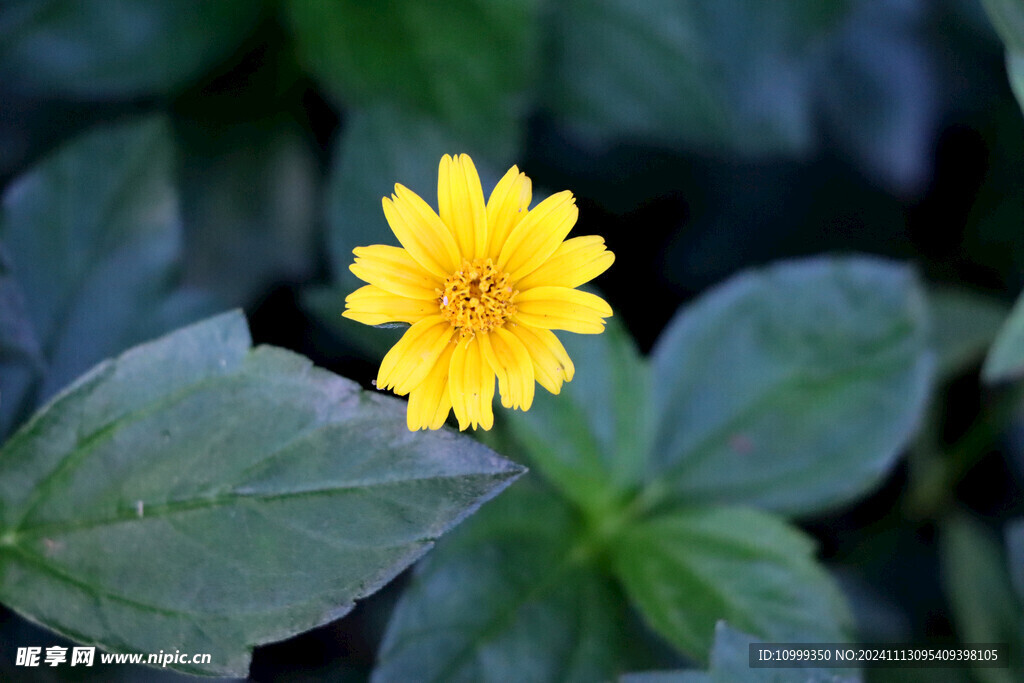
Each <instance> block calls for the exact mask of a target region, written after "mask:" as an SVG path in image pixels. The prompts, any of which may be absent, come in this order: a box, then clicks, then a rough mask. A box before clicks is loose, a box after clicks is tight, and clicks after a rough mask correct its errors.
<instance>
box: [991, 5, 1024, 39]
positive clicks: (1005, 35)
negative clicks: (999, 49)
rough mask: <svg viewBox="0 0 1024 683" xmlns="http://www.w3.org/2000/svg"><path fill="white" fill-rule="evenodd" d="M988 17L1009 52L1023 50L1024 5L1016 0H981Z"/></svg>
mask: <svg viewBox="0 0 1024 683" xmlns="http://www.w3.org/2000/svg"><path fill="white" fill-rule="evenodd" d="M981 4H982V5H984V7H985V11H986V12H988V18H989V19H990V20H991V21H992V26H994V27H995V29H996V32H997V33H998V34H999V37H1000V38H1002V39H1003V42H1004V43H1006V48H1007V49H1008V50H1009V51H1011V52H1024V5H1021V3H1020V2H1018V0H981Z"/></svg>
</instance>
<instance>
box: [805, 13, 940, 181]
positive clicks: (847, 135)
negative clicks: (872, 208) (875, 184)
mask: <svg viewBox="0 0 1024 683" xmlns="http://www.w3.org/2000/svg"><path fill="white" fill-rule="evenodd" d="M924 14H925V13H924V12H921V11H920V7H917V6H915V5H914V4H912V3H907V2H903V0H874V1H873V2H858V3H854V5H853V7H852V11H850V12H849V13H848V16H847V17H846V20H845V21H844V22H843V24H842V25H841V26H840V27H839V28H838V30H837V31H835V32H834V34H833V35H832V36H830V37H829V40H827V41H826V43H825V47H824V50H823V51H824V53H825V55H824V57H823V59H822V64H821V65H820V66H818V67H817V68H816V69H815V70H814V73H815V75H816V79H815V83H814V84H813V87H814V88H815V90H816V91H817V93H818V97H819V98H820V100H821V108H822V110H823V113H824V117H823V118H824V122H825V127H826V130H825V132H824V134H825V135H827V136H828V139H829V140H830V141H831V142H833V143H837V144H838V145H840V146H841V147H843V148H845V151H847V153H848V154H849V155H850V156H851V157H852V158H853V160H854V161H857V162H859V163H860V165H861V166H863V167H864V168H865V169H866V170H867V171H868V172H869V173H870V174H871V175H872V176H873V177H876V178H881V179H882V180H883V181H885V182H886V183H887V184H888V185H890V186H892V187H893V188H894V189H895V190H896V191H898V192H902V193H903V194H910V193H915V192H922V191H923V190H924V189H925V188H924V185H925V183H926V182H927V181H928V176H929V174H930V173H931V172H932V171H931V168H932V164H933V160H932V155H933V147H934V135H935V131H936V129H937V126H938V123H939V122H938V121H937V117H938V115H939V114H938V113H939V106H938V100H939V84H938V78H939V76H938V74H937V73H936V69H935V67H934V65H933V61H934V60H933V58H932V55H931V54H930V53H929V49H928V42H927V41H928V38H927V37H926V36H925V35H924V30H923V29H924V27H923V24H924V22H923V21H922V20H921V17H922V16H923V15H924ZM866 46H870V48H866Z"/></svg>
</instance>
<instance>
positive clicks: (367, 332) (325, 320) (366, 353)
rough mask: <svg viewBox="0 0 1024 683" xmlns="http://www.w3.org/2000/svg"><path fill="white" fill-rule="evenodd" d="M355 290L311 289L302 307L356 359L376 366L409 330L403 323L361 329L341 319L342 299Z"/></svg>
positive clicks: (343, 308) (353, 322) (361, 327)
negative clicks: (368, 360)
mask: <svg viewBox="0 0 1024 683" xmlns="http://www.w3.org/2000/svg"><path fill="white" fill-rule="evenodd" d="M355 288H356V286H351V287H347V288H342V287H312V288H310V289H307V290H306V291H304V292H303V296H302V307H303V308H304V309H306V310H307V311H309V313H310V315H312V316H313V317H314V318H316V319H317V320H318V321H320V323H321V324H322V325H323V326H324V327H326V328H327V329H328V330H329V331H330V332H331V333H332V334H334V335H335V336H337V337H338V338H340V339H341V340H342V341H343V342H345V344H346V345H347V346H348V347H349V348H350V349H351V350H352V351H353V352H355V354H356V355H360V356H363V357H364V358H367V359H370V360H372V361H374V362H378V361H380V359H381V357H382V356H383V355H384V353H385V352H386V350H387V349H390V348H391V347H392V346H394V345H395V344H396V343H397V342H398V340H399V339H400V338H401V337H402V334H403V333H404V332H405V330H407V329H408V328H409V326H408V325H407V324H405V323H397V324H395V325H381V326H374V325H363V324H361V323H357V322H356V321H355V320H349V319H348V318H342V317H341V312H342V311H344V310H345V297H346V296H348V294H349V293H350V292H352V291H353V290H354V289H355Z"/></svg>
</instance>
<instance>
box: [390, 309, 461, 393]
mask: <svg viewBox="0 0 1024 683" xmlns="http://www.w3.org/2000/svg"><path fill="white" fill-rule="evenodd" d="M451 335H452V326H451V323H449V322H448V321H447V320H445V319H444V318H443V317H441V316H440V315H432V316H430V317H429V318H423V319H422V320H420V321H419V322H417V323H415V324H414V325H413V326H412V327H410V328H409V329H408V330H406V331H405V334H403V335H402V338H401V339H399V340H398V343H397V344H395V345H394V346H392V347H391V350H390V351H388V352H387V354H386V355H385V356H384V359H383V360H382V361H381V362H380V370H378V371H377V388H378V389H392V390H393V391H394V392H395V393H396V394H398V395H399V396H404V395H405V394H408V393H409V392H410V391H412V390H413V389H415V388H416V387H417V386H418V385H419V384H420V382H422V381H423V380H424V378H425V377H426V376H427V374H429V373H430V370H431V369H432V368H433V367H434V364H435V363H436V362H437V359H438V358H439V357H440V355H441V353H442V352H443V351H444V349H445V346H447V345H448V342H449V340H450V339H451Z"/></svg>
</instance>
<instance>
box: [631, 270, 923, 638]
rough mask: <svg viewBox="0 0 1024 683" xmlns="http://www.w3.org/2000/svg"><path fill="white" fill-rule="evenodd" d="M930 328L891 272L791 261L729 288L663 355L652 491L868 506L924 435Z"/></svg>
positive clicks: (918, 303) (909, 282)
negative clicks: (870, 495) (869, 495)
mask: <svg viewBox="0 0 1024 683" xmlns="http://www.w3.org/2000/svg"><path fill="white" fill-rule="evenodd" d="M926 323H927V315H926V310H925V305H924V303H923V301H922V295H921V292H920V290H919V287H918V285H917V283H916V279H915V278H914V276H913V273H912V272H911V271H910V270H909V269H907V268H905V267H901V266H898V265H896V264H893V263H890V262H886V261H881V260H877V259H870V258H866V257H865V258H815V259H807V260H803V261H792V262H784V263H780V264H777V265H774V266H772V267H769V268H766V269H762V270H754V271H748V272H746V273H743V274H741V275H739V276H737V277H735V278H733V279H731V280H729V281H728V282H726V283H725V284H723V285H720V286H719V287H717V288H715V289H714V290H712V291H711V292H709V293H708V294H706V295H704V296H703V297H701V298H700V299H699V300H698V301H696V302H695V303H694V304H692V305H691V306H689V307H687V308H685V309H683V310H682V311H681V312H680V313H679V314H677V315H676V317H675V319H674V320H673V321H672V322H671V323H670V324H669V326H668V328H667V329H666V331H665V332H664V333H663V334H662V336H661V338H660V339H659V340H658V342H657V345H656V347H655V349H654V351H653V353H652V366H653V367H652V372H653V374H652V377H653V378H654V405H655V409H656V410H657V411H658V415H657V432H656V433H657V437H656V439H655V440H654V447H653V449H652V455H651V458H652V462H651V468H650V469H651V471H650V476H651V478H652V479H655V480H657V479H661V481H659V482H658V485H659V486H665V487H666V488H667V490H668V493H669V495H670V496H672V497H675V498H678V499H680V500H686V501H687V502H688V503H697V502H715V503H740V504H744V505H756V506H762V507H766V508H771V509H774V510H779V511H782V512H785V513H788V514H804V513H810V512H815V511H819V510H823V509H826V508H830V507H834V506H836V505H839V504H842V503H844V502H846V501H849V500H852V499H854V498H856V497H857V496H859V495H861V494H863V493H864V492H865V491H867V490H869V489H870V488H871V487H872V486H874V485H875V484H876V483H877V482H878V481H879V480H880V479H881V478H882V477H883V476H885V474H886V472H887V471H888V469H889V467H890V466H891V465H892V464H893V462H894V461H895V459H896V457H897V456H898V455H899V453H900V451H901V449H902V448H903V447H904V446H905V445H906V443H907V442H908V440H909V439H910V438H911V437H912V436H913V434H914V432H915V430H916V429H917V426H918V422H919V420H920V418H921V415H922V412H923V409H924V406H925V401H926V399H927V396H928V388H929V384H930V382H931V375H932V365H933V363H932V359H931V356H930V353H929V352H928V351H927V348H926V347H927V330H926V326H927V325H926ZM739 626H741V627H742V624H740V625H739Z"/></svg>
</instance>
